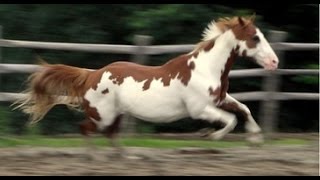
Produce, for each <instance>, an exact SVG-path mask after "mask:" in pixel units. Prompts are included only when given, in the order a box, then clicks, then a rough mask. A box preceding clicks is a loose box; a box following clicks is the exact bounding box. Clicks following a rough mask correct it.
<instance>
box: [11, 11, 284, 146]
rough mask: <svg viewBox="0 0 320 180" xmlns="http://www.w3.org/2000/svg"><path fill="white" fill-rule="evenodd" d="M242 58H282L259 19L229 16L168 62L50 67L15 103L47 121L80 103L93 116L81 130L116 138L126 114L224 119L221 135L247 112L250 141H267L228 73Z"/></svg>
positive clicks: (264, 61)
mask: <svg viewBox="0 0 320 180" xmlns="http://www.w3.org/2000/svg"><path fill="white" fill-rule="evenodd" d="M238 56H247V57H252V58H253V59H255V61H256V63H257V64H259V65H261V66H263V67H264V68H265V69H270V70H274V69H276V68H277V65H278V58H277V56H276V54H275V53H274V51H273V50H272V48H271V47H270V45H269V43H268V42H267V40H266V39H265V37H264V35H263V34H262V33H261V31H260V30H259V29H258V28H257V27H256V26H255V25H254V22H253V18H252V17H250V18H245V17H233V18H222V19H219V20H218V21H217V22H214V21H213V22H212V23H210V24H209V25H208V27H207V28H206V29H205V31H204V33H203V40H202V41H201V42H200V43H199V44H198V45H197V46H196V48H195V49H194V50H193V51H191V52H190V53H188V54H183V55H180V56H178V57H176V58H173V59H172V60H170V61H168V62H167V63H166V64H164V65H162V66H144V65H139V64H135V63H130V62H115V63H112V64H109V65H107V66H105V67H103V68H101V69H99V70H95V71H91V70H88V69H83V68H77V67H71V66H66V65H50V64H44V65H43V68H42V69H41V70H40V71H38V72H35V73H34V74H32V75H31V76H30V78H29V88H28V89H27V90H26V91H25V93H26V94H27V95H26V96H25V97H23V98H22V99H19V100H18V101H16V102H15V104H16V105H17V108H20V109H22V111H23V112H24V113H27V114H29V115H30V119H31V122H32V123H35V122H38V121H39V120H41V119H42V118H43V117H44V116H45V114H46V113H47V112H48V111H49V110H50V109H51V108H52V107H53V106H54V105H56V104H65V105H67V106H70V107H80V108H82V109H83V110H84V112H85V114H86V119H85V121H83V122H82V124H81V132H82V134H83V135H86V136H87V135H88V134H89V133H90V132H95V131H101V132H102V133H104V134H105V135H106V136H107V137H109V138H111V139H113V137H114V134H115V133H116V132H117V131H118V130H119V123H120V121H121V116H122V115H123V114H130V115H132V116H135V117H137V118H140V119H142V120H146V121H149V122H154V123H157V122H172V121H176V120H179V119H181V118H184V117H191V118H193V119H202V120H207V121H209V122H214V121H221V122H223V123H224V124H225V126H224V128H222V129H220V130H218V131H216V132H213V133H212V134H210V137H211V138H212V139H221V138H223V136H224V135H226V134H227V133H228V132H230V131H232V130H233V128H234V127H235V125H236V123H237V121H236V116H235V115H234V114H232V113H230V111H232V112H239V113H241V114H242V115H244V116H245V117H246V118H245V129H246V131H248V132H249V133H250V136H249V137H250V140H252V141H262V135H261V129H260V127H259V126H258V125H257V123H256V122H255V120H254V119H253V117H252V115H251V113H250V110H249V109H248V108H247V106H246V105H244V104H242V103H240V102H238V101H237V100H235V99H234V98H232V97H231V96H230V95H229V94H228V93H227V90H228V86H229V83H228V74H229V72H230V69H231V67H232V65H233V64H234V61H235V59H236V58H237V57H238Z"/></svg>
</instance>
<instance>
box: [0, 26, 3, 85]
mask: <svg viewBox="0 0 320 180" xmlns="http://www.w3.org/2000/svg"><path fill="white" fill-rule="evenodd" d="M0 39H3V37H2V26H1V25H0ZM1 63H2V47H0V64H1ZM0 87H2V76H1V74H0ZM0 90H2V89H1V88H0Z"/></svg>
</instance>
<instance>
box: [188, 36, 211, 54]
mask: <svg viewBox="0 0 320 180" xmlns="http://www.w3.org/2000/svg"><path fill="white" fill-rule="evenodd" d="M213 46H214V41H213V40H208V41H202V42H200V43H198V44H197V45H196V47H195V48H194V50H193V51H192V54H191V56H193V57H194V58H197V57H198V54H199V52H200V51H202V50H203V51H204V52H207V51H210V50H211V49H212V48H213Z"/></svg>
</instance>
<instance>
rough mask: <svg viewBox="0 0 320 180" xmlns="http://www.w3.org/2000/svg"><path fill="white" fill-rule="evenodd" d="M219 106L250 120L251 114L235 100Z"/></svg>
mask: <svg viewBox="0 0 320 180" xmlns="http://www.w3.org/2000/svg"><path fill="white" fill-rule="evenodd" d="M219 108H221V109H223V110H225V111H228V112H232V113H236V114H237V115H238V116H240V117H242V118H243V119H244V120H248V116H249V114H247V113H246V111H244V110H243V109H241V108H240V107H239V106H238V104H237V103H234V102H229V103H223V104H221V105H219Z"/></svg>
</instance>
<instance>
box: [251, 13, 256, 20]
mask: <svg viewBox="0 0 320 180" xmlns="http://www.w3.org/2000/svg"><path fill="white" fill-rule="evenodd" d="M255 20H256V13H253V14H252V16H251V17H250V21H251V22H254V21H255Z"/></svg>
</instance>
